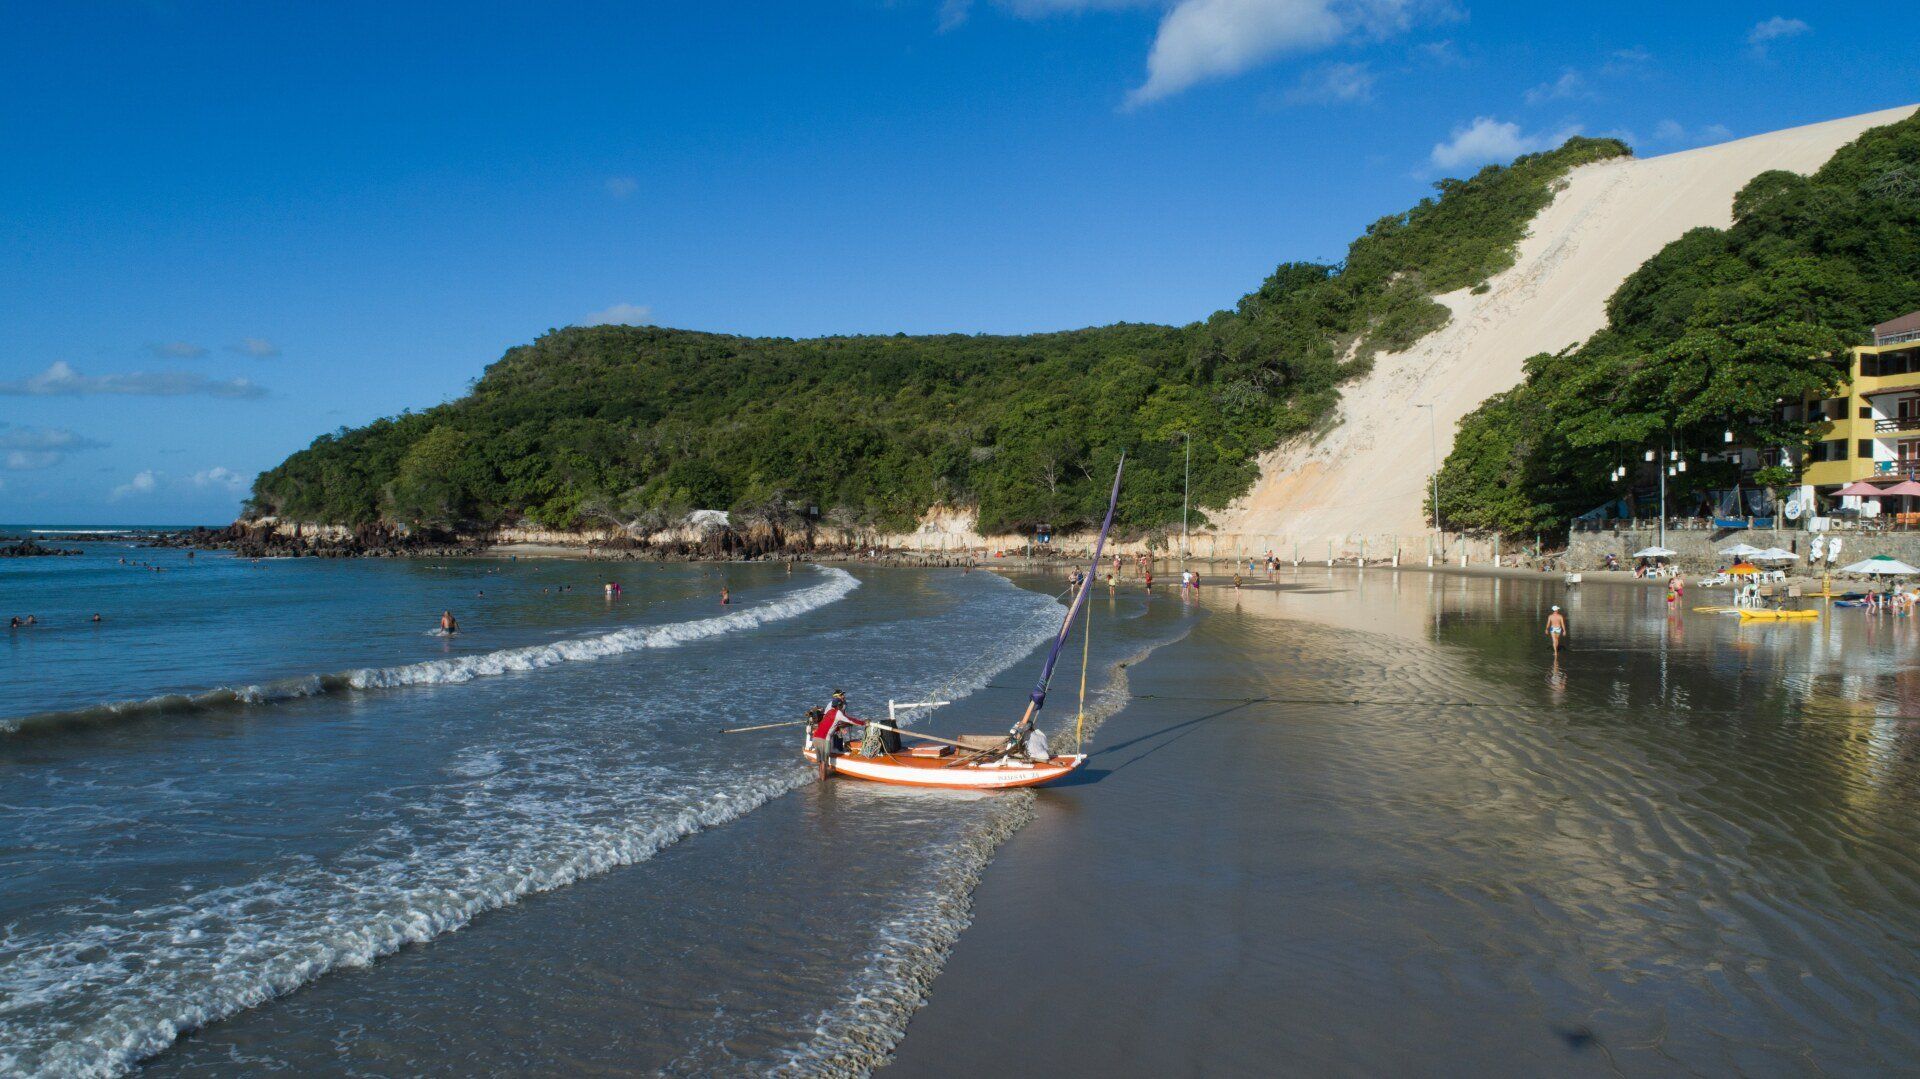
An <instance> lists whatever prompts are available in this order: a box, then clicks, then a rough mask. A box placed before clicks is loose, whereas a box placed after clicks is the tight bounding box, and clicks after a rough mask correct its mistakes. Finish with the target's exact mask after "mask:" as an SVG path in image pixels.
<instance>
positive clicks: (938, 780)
mask: <svg viewBox="0 0 1920 1079" xmlns="http://www.w3.org/2000/svg"><path fill="white" fill-rule="evenodd" d="M1126 466H1127V459H1126V456H1125V455H1124V454H1123V455H1122V456H1121V458H1120V463H1119V465H1118V466H1117V467H1116V468H1115V469H1114V470H1113V494H1112V495H1111V496H1109V497H1108V499H1107V517H1106V520H1105V521H1103V522H1102V523H1101V525H1100V538H1099V539H1098V540H1096V541H1095V542H1094V545H1093V559H1092V564H1091V565H1090V566H1089V567H1088V569H1087V572H1086V573H1085V574H1083V575H1082V576H1081V578H1080V588H1079V590H1078V591H1077V592H1075V593H1074V596H1073V602H1072V603H1071V604H1069V605H1068V606H1067V613H1066V617H1064V618H1062V619H1061V620H1060V632H1059V633H1058V634H1056V635H1055V636H1054V638H1053V647H1052V648H1050V649H1048V650H1047V661H1046V663H1045V664H1044V665H1043V666H1042V667H1041V668H1040V680H1039V682H1038V683H1037V684H1035V686H1034V687H1033V693H1032V695H1031V696H1029V697H1028V699H1027V710H1026V714H1024V715H1022V716H1021V717H1020V721H1019V722H1018V723H1015V724H1014V725H1013V729H1012V730H1010V731H1008V732H1007V733H1006V734H1004V735H1000V734H987V735H979V734H976V735H961V736H960V737H959V738H957V739H953V738H940V737H936V736H934V735H931V734H920V733H917V732H914V731H906V730H901V729H900V728H899V726H898V725H897V724H895V723H892V722H888V723H881V722H880V721H879V720H868V721H867V727H866V732H865V733H867V734H872V733H873V732H874V730H875V729H876V728H878V729H881V730H891V731H895V732H897V733H899V734H900V735H901V736H902V737H904V738H911V739H915V740H917V741H919V742H923V743H926V744H923V745H915V746H906V747H903V748H901V749H899V750H896V751H894V752H892V753H884V754H881V755H879V756H876V757H863V756H861V755H860V752H859V749H858V747H859V745H860V743H859V742H858V741H856V742H854V743H852V746H851V747H849V749H848V751H847V752H846V753H835V754H831V755H829V757H828V758H827V759H826V760H824V761H822V760H821V759H820V757H819V754H818V752H817V751H816V750H815V749H814V748H813V743H812V740H811V739H809V740H808V743H807V745H806V747H805V748H803V749H802V750H801V753H802V754H804V755H805V756H806V758H807V760H808V761H809V762H811V763H812V764H813V766H814V767H815V768H817V769H819V771H820V778H822V779H827V778H830V777H832V776H845V777H847V778H850V779H867V780H872V781H873V782H876V783H893V784H897V785H899V786H905V787H945V788H950V789H960V790H1006V789H1009V788H1012V787H1038V786H1040V785H1042V784H1045V783H1052V782H1053V781H1054V780H1057V779H1059V778H1061V777H1062V776H1065V775H1069V774H1071V773H1072V772H1073V771H1074V770H1075V769H1077V768H1079V767H1080V766H1082V765H1084V764H1086V763H1087V755H1086V754H1084V753H1074V754H1069V755H1065V756H1062V755H1059V754H1054V755H1051V756H1048V757H1046V758H1045V759H1042V760H1034V759H1032V758H1030V757H1028V756H1027V755H1026V753H1025V752H1024V751H1023V748H1022V747H1023V746H1024V744H1025V740H1026V738H1027V735H1028V734H1029V733H1030V732H1031V731H1032V730H1033V727H1034V717H1035V716H1036V715H1037V714H1038V713H1039V711H1040V708H1041V706H1042V705H1044V704H1045V703H1046V700H1047V685H1048V683H1049V682H1051V681H1052V680H1053V668H1054V665H1055V664H1056V663H1058V662H1059V661H1060V648H1061V646H1063V645H1065V644H1066V643H1067V635H1068V634H1069V633H1071V632H1072V630H1073V620H1074V618H1075V617H1076V616H1078V615H1079V614H1080V611H1081V609H1082V608H1083V607H1085V606H1086V602H1087V593H1088V591H1089V590H1090V589H1092V587H1093V579H1094V578H1095V577H1096V576H1098V575H1099V572H1100V552H1101V551H1102V550H1103V549H1104V548H1105V547H1106V544H1107V533H1108V531H1110V530H1111V529H1112V528H1113V511H1114V507H1116V506H1118V505H1119V504H1120V477H1121V475H1122V474H1123V473H1124V472H1125V471H1126ZM1080 693H1081V697H1082V699H1083V701H1084V698H1085V696H1086V680H1085V678H1084V676H1083V677H1082V679H1081V686H1080ZM921 703H922V704H925V705H939V704H943V703H945V702H943V701H925V702H921ZM894 708H895V704H894V702H892V701H889V702H887V717H888V719H889V720H892V719H893V718H894Z"/></svg>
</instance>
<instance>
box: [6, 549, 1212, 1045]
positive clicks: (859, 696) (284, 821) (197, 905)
mask: <svg viewBox="0 0 1920 1079" xmlns="http://www.w3.org/2000/svg"><path fill="white" fill-rule="evenodd" d="M608 580H618V581H620V582H621V583H622V585H623V588H624V591H623V594H622V595H621V596H619V597H617V598H612V599H610V598H608V596H607V595H606V594H605V592H604V590H603V587H602V586H603V585H604V583H605V582H607V581H608ZM1023 584H1024V585H1025V586H1024V587H1023V586H1022V585H1023ZM1060 584H1061V582H1059V581H1058V580H1057V579H1051V578H1047V579H1034V580H1029V581H1025V582H1022V583H1021V584H1016V583H1014V582H1012V581H1009V580H1008V579H1006V578H1005V577H1002V576H999V575H995V574H991V573H985V572H976V573H971V574H965V573H962V572H960V571H958V570H953V571H943V572H926V571H905V570H889V569H875V568H853V569H842V568H835V567H816V566H809V565H802V566H799V567H796V568H793V569H792V570H791V571H790V570H789V569H788V568H787V567H785V566H783V565H779V564H751V565H736V566H727V567H716V566H653V565H633V564H595V563H586V562H572V561H561V560H539V561H534V560H521V561H506V560H501V559H464V560H446V561H442V562H431V561H400V560H392V561H390V560H348V561H332V560H317V559H299V560H268V561H262V562H250V561H246V560H241V559H235V558H232V557H230V556H227V555H224V554H201V555H199V556H197V557H193V558H189V557H187V555H186V554H185V553H184V552H177V551H158V550H150V549H144V548H137V547H132V546H128V545H125V544H119V543H101V544H88V545H87V554H86V555H84V556H82V557H77V558H58V559H56V558H44V559H24V560H17V561H15V562H12V563H11V564H0V615H10V614H14V613H18V614H22V615H25V614H28V613H32V614H35V615H36V616H37V618H38V623H39V624H37V625H36V626H33V627H31V628H27V629H21V630H15V631H11V632H10V633H9V635H8V636H7V637H6V638H5V639H4V640H0V684H3V685H4V686H5V694H4V700H0V1074H15V1073H20V1074H59V1075H105V1074H115V1073H119V1072H123V1071H125V1070H128V1069H129V1068H131V1067H133V1066H134V1065H136V1064H138V1063H139V1062H141V1061H143V1060H145V1061H148V1063H147V1065H146V1066H147V1067H150V1068H152V1069H154V1070H157V1071H166V1070H168V1069H170V1068H172V1069H179V1070H187V1071H193V1072H195V1073H199V1074H204V1073H205V1072H207V1071H215V1072H232V1073H235V1074H239V1073H246V1074H257V1073H258V1072H260V1071H264V1070H295V1071H303V1072H312V1071H325V1072H336V1073H364V1074H394V1073H410V1074H430V1073H461V1072H472V1071H476V1070H495V1071H522V1072H549V1073H551V1072H555V1071H562V1070H626V1071H647V1072H657V1071H663V1072H669V1073H681V1074H709V1073H712V1072H713V1071H715V1070H722V1071H738V1070H748V1071H758V1072H766V1071H775V1070H783V1069H784V1070H791V1071H795V1072H819V1071H859V1070H861V1069H863V1068H865V1067H868V1066H871V1065H872V1064H873V1063H876V1062H878V1061H879V1060H881V1059H884V1056H885V1054H886V1053H887V1051H888V1049H889V1048H890V1046H891V1045H892V1044H893V1042H894V1040H895V1039H897V1037H898V1036H899V1032H900V1030H901V1029H902V1028H903V1027H904V1024H905V1021H906V1018H907V1016H908V1015H909V1014H911V1011H912V1009H913V1007H914V1006H915V1005H917V1003H918V1002H919V1001H920V1000H921V999H922V998H923V996H924V993H925V991H926V987H927V985H928V983H929V981H930V979H931V978H932V976H933V974H934V973H935V972H936V971H937V970H938V968H939V963H940V961H941V959H942V957H943V956H944V955H945V952H946V949H947V947H949V946H950V945H951V943H952V941H953V939H954V937H955V935H956V934H957V933H958V932H959V929H960V928H961V927H962V926H964V924H965V923H966V919H967V916H968V915H967V911H968V906H967V895H968V892H969V890H970V888H971V885H972V882H973V880H974V878H975V877H976V876H977V874H978V873H979V872H980V870H981V868H982V867H983V866H984V865H985V863H986V861H987V859H988V858H989V857H990V856H991V853H992V851H993V850H994V848H995V847H996V846H997V844H998V843H999V842H1000V841H1001V840H1002V839H1003V838H1004V837H1005V836H1006V835H1007V834H1009V833H1010V832H1012V831H1013V830H1015V829H1017V828H1018V827H1019V825H1020V824H1021V823H1022V822H1023V821H1024V820H1025V819H1026V818H1027V816H1028V815H1029V814H1030V813H1031V806H1032V802H1033V797H1034V796H1033V795H1031V794H1012V795H1001V796H981V795H967V794H951V795H949V794H942V793H927V792H912V791H893V790H888V789H884V788H878V787H868V786H863V785H858V784H853V783H846V782H836V783H830V784H824V785H821V784H816V783H814V782H813V781H812V779H811V776H810V775H809V773H808V770H807V769H806V768H805V767H804V766H803V765H802V763H801V762H800V761H799V760H798V757H797V752H796V751H797V749H798V745H799V727H798V725H797V724H796V725H795V726H794V727H793V728H791V731H778V732H771V733H767V734H744V735H734V736H723V735H720V734H717V733H716V732H717V731H718V729H720V728H723V727H731V726H740V725H748V724H754V723H766V722H772V721H775V720H783V719H790V718H794V717H797V716H798V715H799V714H800V713H801V712H802V711H803V710H804V709H805V708H806V707H808V706H810V705H813V704H817V703H822V702H823V701H824V698H825V695H826V694H827V692H828V691H829V690H830V689H832V688H834V687H836V686H839V687H844V688H846V689H847V690H848V692H849V694H850V696H851V698H852V701H853V703H854V710H855V712H856V714H867V715H871V714H881V713H884V711H885V703H884V702H885V701H886V699H887V698H889V697H893V698H896V699H908V700H924V699H942V700H950V701H953V702H955V703H954V704H952V705H950V706H948V707H946V708H943V709H941V710H939V711H938V712H937V713H936V714H935V715H933V716H931V717H917V720H918V721H920V722H927V723H931V724H933V725H935V726H937V727H939V728H940V729H948V730H960V729H975V730H996V729H1004V727H1005V726H1006V725H1007V724H1008V723H1009V722H1011V720H1012V719H1013V718H1016V717H1017V715H1018V709H1019V707H1020V704H1021V702H1022V701H1023V700H1024V697H1025V691H1026V688H1027V686H1028V685H1030V683H1031V679H1032V677H1033V676H1034V674H1035V673H1036V672H1037V668H1038V666H1039V659H1038V656H1037V655H1036V652H1035V649H1036V646H1037V645H1039V644H1040V643H1041V642H1042V641H1043V640H1045V639H1047V638H1048V637H1049V636H1050V634H1051V633H1052V632H1053V630H1054V629H1055V628H1056V627H1057V625H1058V620H1059V618H1060V616H1061V614H1062V613H1063V611H1064V607H1063V604H1062V603H1061V602H1060V599H1059V598H1058V596H1057V595H1055V594H1054V591H1055V589H1057V588H1058V587H1059V586H1060ZM723 585H724V586H725V587H728V588H730V589H731V590H732V593H733V596H734V602H733V603H732V604H731V605H729V606H725V607H723V606H721V605H720V603H719V590H720V588H721V587H722V586H723ZM443 609H451V610H453V611H454V613H455V614H456V616H457V617H458V618H459V619H460V622H461V627H462V631H461V633H460V634H459V635H457V636H455V637H452V638H447V637H444V636H441V635H439V634H438V633H437V632H435V630H436V628H437V623H438V618H439V615H440V612H441V611H442V610H443ZM95 612H99V613H100V614H101V615H102V617H103V621H101V622H98V623H95V622H93V621H91V618H90V616H91V615H92V614H93V613H95ZM1193 617H1194V612H1192V611H1191V610H1190V609H1188V608H1187V606H1186V605H1183V604H1180V603H1177V602H1175V601H1172V600H1157V601H1155V604H1149V603H1147V602H1146V601H1145V599H1144V597H1139V596H1135V595H1132V594H1128V593H1122V594H1120V595H1115V596H1111V597H1107V596H1103V597H1100V602H1099V603H1098V604H1096V611H1095V627H1096V628H1095V633H1096V636H1095V638H1094V645H1093V647H1092V649H1091V650H1090V652H1089V669H1090V673H1091V685H1092V690H1093V694H1092V697H1093V705H1094V719H1095V720H1096V721H1097V719H1098V718H1099V716H1100V715H1102V714H1104V713H1105V712H1107V711H1111V710H1112V709H1113V707H1114V706H1115V704H1116V703H1117V701H1118V700H1119V694H1120V692H1121V688H1122V686H1123V684H1124V675H1123V674H1122V673H1119V672H1120V671H1121V669H1120V668H1118V667H1116V664H1117V663H1118V662H1120V661H1122V660H1125V659H1128V658H1133V657H1137V656H1139V655H1142V654H1144V653H1145V652H1146V651H1149V650H1151V649H1152V648H1153V647H1155V646H1156V645H1157V644H1159V643H1163V642H1165V641H1167V640H1171V639H1173V638H1175V637H1177V636H1179V635H1180V634H1181V633H1184V632H1185V630H1186V627H1187V626H1188V625H1189V624H1190V622H1191V621H1192V619H1193ZM1068 666H1069V667H1070V668H1072V670H1073V672H1074V673H1073V674H1072V675H1069V676H1067V677H1065V678H1063V679H1061V680H1059V681H1058V682H1057V684H1056V701H1060V702H1063V703H1059V704H1056V705H1055V706H1054V708H1055V711H1053V712H1052V715H1053V723H1052V724H1051V726H1053V727H1054V729H1055V730H1062V729H1063V728H1062V722H1063V721H1066V723H1067V725H1068V726H1071V719H1072V712H1073V708H1072V705H1071V703H1068V702H1070V701H1071V699H1072V697H1073V690H1072V688H1071V687H1068V686H1067V685H1066V682H1067V681H1069V680H1071V679H1075V678H1077V672H1078V661H1077V658H1076V660H1075V662H1074V663H1071V664H1069V665H1068ZM156 1054H158V1055H157V1056H156Z"/></svg>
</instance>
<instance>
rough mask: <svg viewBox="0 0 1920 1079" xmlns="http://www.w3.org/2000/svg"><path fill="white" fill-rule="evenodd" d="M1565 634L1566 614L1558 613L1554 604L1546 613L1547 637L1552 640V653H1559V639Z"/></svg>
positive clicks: (1557, 607)
mask: <svg viewBox="0 0 1920 1079" xmlns="http://www.w3.org/2000/svg"><path fill="white" fill-rule="evenodd" d="M1566 635H1567V616H1566V615H1564V614H1561V613H1560V608H1559V606H1558V605H1556V606H1555V607H1554V608H1553V610H1552V611H1551V612H1549V613H1548V614H1547V639H1548V640H1550V641H1552V642H1553V654H1554V655H1556V656H1558V655H1559V654H1560V641H1561V640H1562V639H1563V638H1564V637H1566Z"/></svg>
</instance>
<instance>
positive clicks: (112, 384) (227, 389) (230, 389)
mask: <svg viewBox="0 0 1920 1079" xmlns="http://www.w3.org/2000/svg"><path fill="white" fill-rule="evenodd" d="M91 394H122V395H126V396H132V397H184V396H187V395H189V394H206V395H207V396H209V397H265V396H266V395H267V391H266V388H265V387H263V386H261V385H259V384H258V383H256V382H253V381H250V380H248V379H244V378H229V379H213V378H208V377H207V376H205V375H203V374H200V373H199V372H197V371H132V372H129V373H126V374H112V375H83V374H81V373H80V372H78V371H76V370H74V369H73V367H72V365H70V364H68V363H67V362H66V361H65V360H55V361H54V362H53V363H52V364H50V365H49V366H48V367H47V369H46V370H45V371H42V372H40V373H39V374H37V375H32V376H29V377H28V378H24V379H19V380H17V381H12V382H0V395H6V396H12V397H77V396H82V395H91Z"/></svg>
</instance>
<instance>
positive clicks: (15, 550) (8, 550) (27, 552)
mask: <svg viewBox="0 0 1920 1079" xmlns="http://www.w3.org/2000/svg"><path fill="white" fill-rule="evenodd" d="M81 553H83V552H81V551H73V550H68V549H67V548H64V547H46V546H42V545H41V544H39V543H37V542H35V541H34V540H30V539H23V540H20V541H19V542H17V543H10V544H7V545H5V546H0V558H47V557H57V556H66V555H77V554H81Z"/></svg>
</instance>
